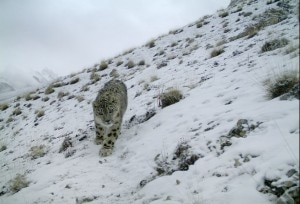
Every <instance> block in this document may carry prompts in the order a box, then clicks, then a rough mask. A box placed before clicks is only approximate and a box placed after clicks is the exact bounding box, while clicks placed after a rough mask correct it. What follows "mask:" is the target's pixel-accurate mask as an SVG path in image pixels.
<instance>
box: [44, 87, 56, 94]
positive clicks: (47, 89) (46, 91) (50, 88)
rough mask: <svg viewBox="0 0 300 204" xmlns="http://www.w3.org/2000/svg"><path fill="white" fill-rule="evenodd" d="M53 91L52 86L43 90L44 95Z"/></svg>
mask: <svg viewBox="0 0 300 204" xmlns="http://www.w3.org/2000/svg"><path fill="white" fill-rule="evenodd" d="M54 91H55V90H54V89H53V86H52V85H49V86H48V87H47V88H46V90H45V94H47V95H48V94H51V93H53V92H54Z"/></svg>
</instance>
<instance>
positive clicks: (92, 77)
mask: <svg viewBox="0 0 300 204" xmlns="http://www.w3.org/2000/svg"><path fill="white" fill-rule="evenodd" d="M90 80H91V81H92V82H94V83H95V82H97V81H99V80H100V75H99V74H97V73H96V72H92V73H91V75H90Z"/></svg>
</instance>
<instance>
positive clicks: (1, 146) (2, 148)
mask: <svg viewBox="0 0 300 204" xmlns="http://www.w3.org/2000/svg"><path fill="white" fill-rule="evenodd" d="M6 149H7V146H6V145H2V144H0V152H2V151H4V150H6Z"/></svg>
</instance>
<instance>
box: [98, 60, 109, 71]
mask: <svg viewBox="0 0 300 204" xmlns="http://www.w3.org/2000/svg"><path fill="white" fill-rule="evenodd" d="M107 67H108V65H107V62H105V61H101V63H100V67H99V68H100V71H101V70H104V69H106V68H107Z"/></svg>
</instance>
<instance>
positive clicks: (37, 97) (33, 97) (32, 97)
mask: <svg viewBox="0 0 300 204" xmlns="http://www.w3.org/2000/svg"><path fill="white" fill-rule="evenodd" d="M39 98H41V97H40V96H39V95H33V96H31V99H32V100H34V101H35V100H37V99H39Z"/></svg>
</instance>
